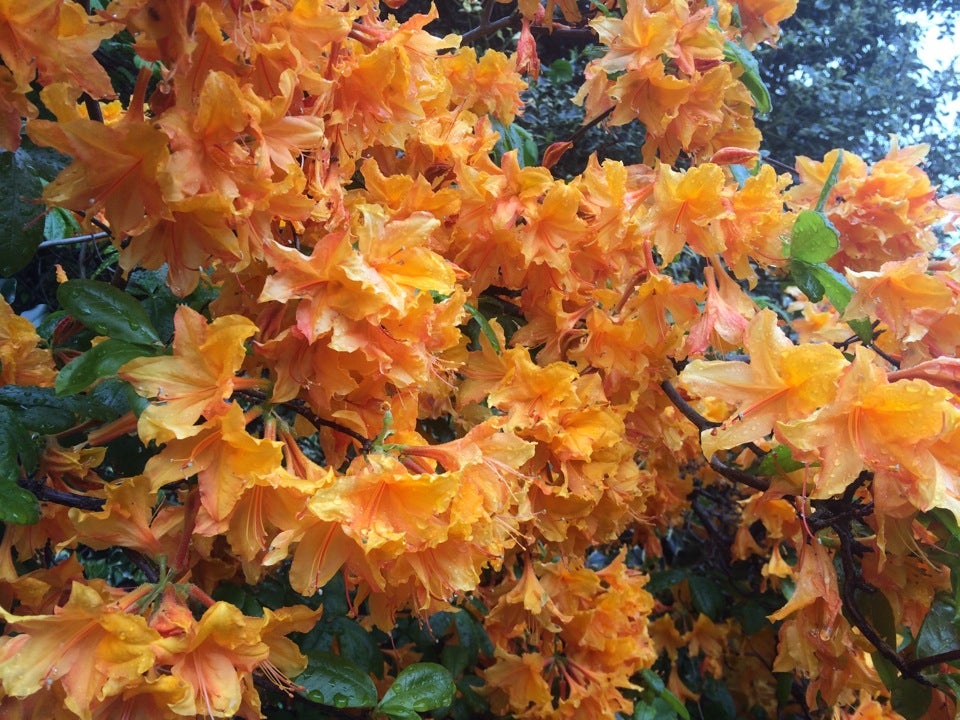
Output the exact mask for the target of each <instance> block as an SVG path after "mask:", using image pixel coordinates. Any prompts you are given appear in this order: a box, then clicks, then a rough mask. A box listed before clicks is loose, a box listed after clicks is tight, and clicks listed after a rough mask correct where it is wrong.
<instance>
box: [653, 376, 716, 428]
mask: <svg viewBox="0 0 960 720" xmlns="http://www.w3.org/2000/svg"><path fill="white" fill-rule="evenodd" d="M660 387H661V388H662V389H663V391H664V392H665V393H666V394H667V397H668V398H670V402H672V403H673V404H674V405H675V406H676V408H677V410H679V411H680V412H681V413H683V416H684V417H685V418H686V419H687V420H689V421H690V422H692V423H693V424H694V425H696V426H697V430H699V431H700V432H704V431H705V430H711V429H712V428H715V427H720V423H718V422H713V421H712V420H707V419H706V418H705V417H704V416H703V415H701V414H700V413H698V412H697V411H696V410H694V409H693V406H692V405H690V403H688V402H687V401H686V400H684V399H683V396H682V395H680V391H679V390H677V389H676V388H675V387H674V386H673V384H672V383H671V382H670V381H669V380H664V381H663V382H662V383H660Z"/></svg>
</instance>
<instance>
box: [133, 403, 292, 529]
mask: <svg viewBox="0 0 960 720" xmlns="http://www.w3.org/2000/svg"><path fill="white" fill-rule="evenodd" d="M246 424H247V421H246V419H245V418H244V415H243V411H242V410H241V409H240V406H239V405H237V404H236V403H231V404H229V405H228V406H227V409H226V412H225V413H224V414H223V415H221V416H220V417H218V418H216V419H215V420H213V421H211V422H208V423H205V424H204V425H200V426H197V428H196V429H197V430H198V431H199V432H198V433H197V434H196V435H193V436H192V437H186V438H184V439H182V440H180V439H174V440H170V441H169V442H168V443H167V445H166V447H165V448H164V449H163V450H162V451H161V452H160V454H159V455H156V456H155V457H152V458H150V461H149V462H148V463H147V467H146V469H145V470H144V474H145V475H146V476H147V477H148V478H149V480H150V487H151V489H152V490H153V492H156V491H157V490H158V489H159V488H161V487H163V486H164V485H167V484H169V483H172V482H177V481H178V480H184V479H186V478H189V477H192V476H193V475H196V476H197V481H198V483H199V486H200V505H201V508H202V511H201V512H200V514H199V516H198V519H197V527H196V531H197V532H198V533H200V534H202V535H211V536H212V535H216V534H218V533H221V532H223V531H225V530H226V528H227V521H228V519H229V517H230V514H231V513H232V512H233V510H234V508H235V507H236V505H237V503H238V502H239V501H240V499H241V498H242V497H243V495H244V494H245V493H246V492H247V491H248V490H250V489H251V488H252V487H253V485H254V483H255V481H256V479H257V478H260V477H263V476H266V475H268V474H270V473H272V472H274V471H275V470H277V469H279V467H280V461H281V452H280V447H281V446H282V443H280V442H276V441H271V440H259V439H257V438H254V437H253V436H252V435H250V434H249V433H247V431H246Z"/></svg>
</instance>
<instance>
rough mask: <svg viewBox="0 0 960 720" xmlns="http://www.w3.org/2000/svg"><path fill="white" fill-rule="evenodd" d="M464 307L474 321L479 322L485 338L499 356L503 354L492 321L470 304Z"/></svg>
mask: <svg viewBox="0 0 960 720" xmlns="http://www.w3.org/2000/svg"><path fill="white" fill-rule="evenodd" d="M463 307H464V309H465V310H466V311H467V312H468V313H470V315H471V316H472V317H473V319H474V320H476V321H477V324H478V325H479V326H480V331H481V332H482V333H483V335H484V337H486V338H487V340H489V341H490V345H491V346H492V347H493V349H494V351H495V352H496V353H497V355H499V354H500V353H501V352H503V350H502V349H501V347H500V341H499V340H498V339H497V334H496V333H495V332H494V331H493V328H492V327H491V326H490V321H489V320H487V319H486V318H485V317H484V316H483V313H482V312H480V311H479V310H478V309H477V308H475V307H474V306H473V305H471V304H470V303H464V304H463Z"/></svg>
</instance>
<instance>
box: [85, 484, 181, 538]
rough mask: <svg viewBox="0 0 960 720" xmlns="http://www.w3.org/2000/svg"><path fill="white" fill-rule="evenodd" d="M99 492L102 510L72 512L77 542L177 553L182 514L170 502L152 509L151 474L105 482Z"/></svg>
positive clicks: (154, 498) (154, 497) (154, 496)
mask: <svg viewBox="0 0 960 720" xmlns="http://www.w3.org/2000/svg"><path fill="white" fill-rule="evenodd" d="M100 494H102V495H103V496H104V498H105V500H106V502H105V504H104V506H103V509H102V510H100V511H97V512H93V511H84V510H79V509H77V508H71V509H70V511H69V515H70V521H71V522H72V523H73V525H74V527H75V528H76V531H77V540H78V542H81V543H83V544H84V545H86V546H88V547H91V548H93V549H95V550H106V549H108V548H110V547H114V546H118V547H126V548H131V549H134V550H138V551H140V552H142V553H144V554H146V555H147V556H148V557H158V556H160V555H167V556H168V557H173V556H174V555H175V554H176V550H177V545H178V543H179V541H180V537H179V531H182V526H183V515H182V513H181V512H180V511H179V510H178V509H177V508H175V507H173V506H169V505H164V506H161V507H160V508H158V509H156V510H154V509H153V506H154V504H155V503H156V491H155V490H153V489H152V488H151V483H150V479H149V478H148V477H145V476H142V475H141V476H137V477H132V478H124V479H123V480H120V481H119V482H117V483H115V484H105V485H104V486H103V490H102V493H100Z"/></svg>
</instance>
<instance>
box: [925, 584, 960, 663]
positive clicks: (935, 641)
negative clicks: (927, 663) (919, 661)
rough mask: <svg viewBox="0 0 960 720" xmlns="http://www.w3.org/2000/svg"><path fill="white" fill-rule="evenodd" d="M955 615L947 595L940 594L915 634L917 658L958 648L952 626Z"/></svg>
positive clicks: (959, 640) (954, 628)
mask: <svg viewBox="0 0 960 720" xmlns="http://www.w3.org/2000/svg"><path fill="white" fill-rule="evenodd" d="M955 615H956V610H955V608H954V606H953V602H952V601H951V600H950V598H949V596H948V595H946V594H944V593H941V594H939V595H937V596H936V597H935V598H934V600H933V605H932V606H931V607H930V610H929V611H928V612H927V616H926V617H925V618H924V620H923V625H921V626H920V632H919V633H917V657H928V656H930V655H939V654H940V653H945V652H949V651H950V650H956V649H957V648H958V647H960V638H958V637H957V628H956V626H954V624H953V618H954V616H955Z"/></svg>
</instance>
